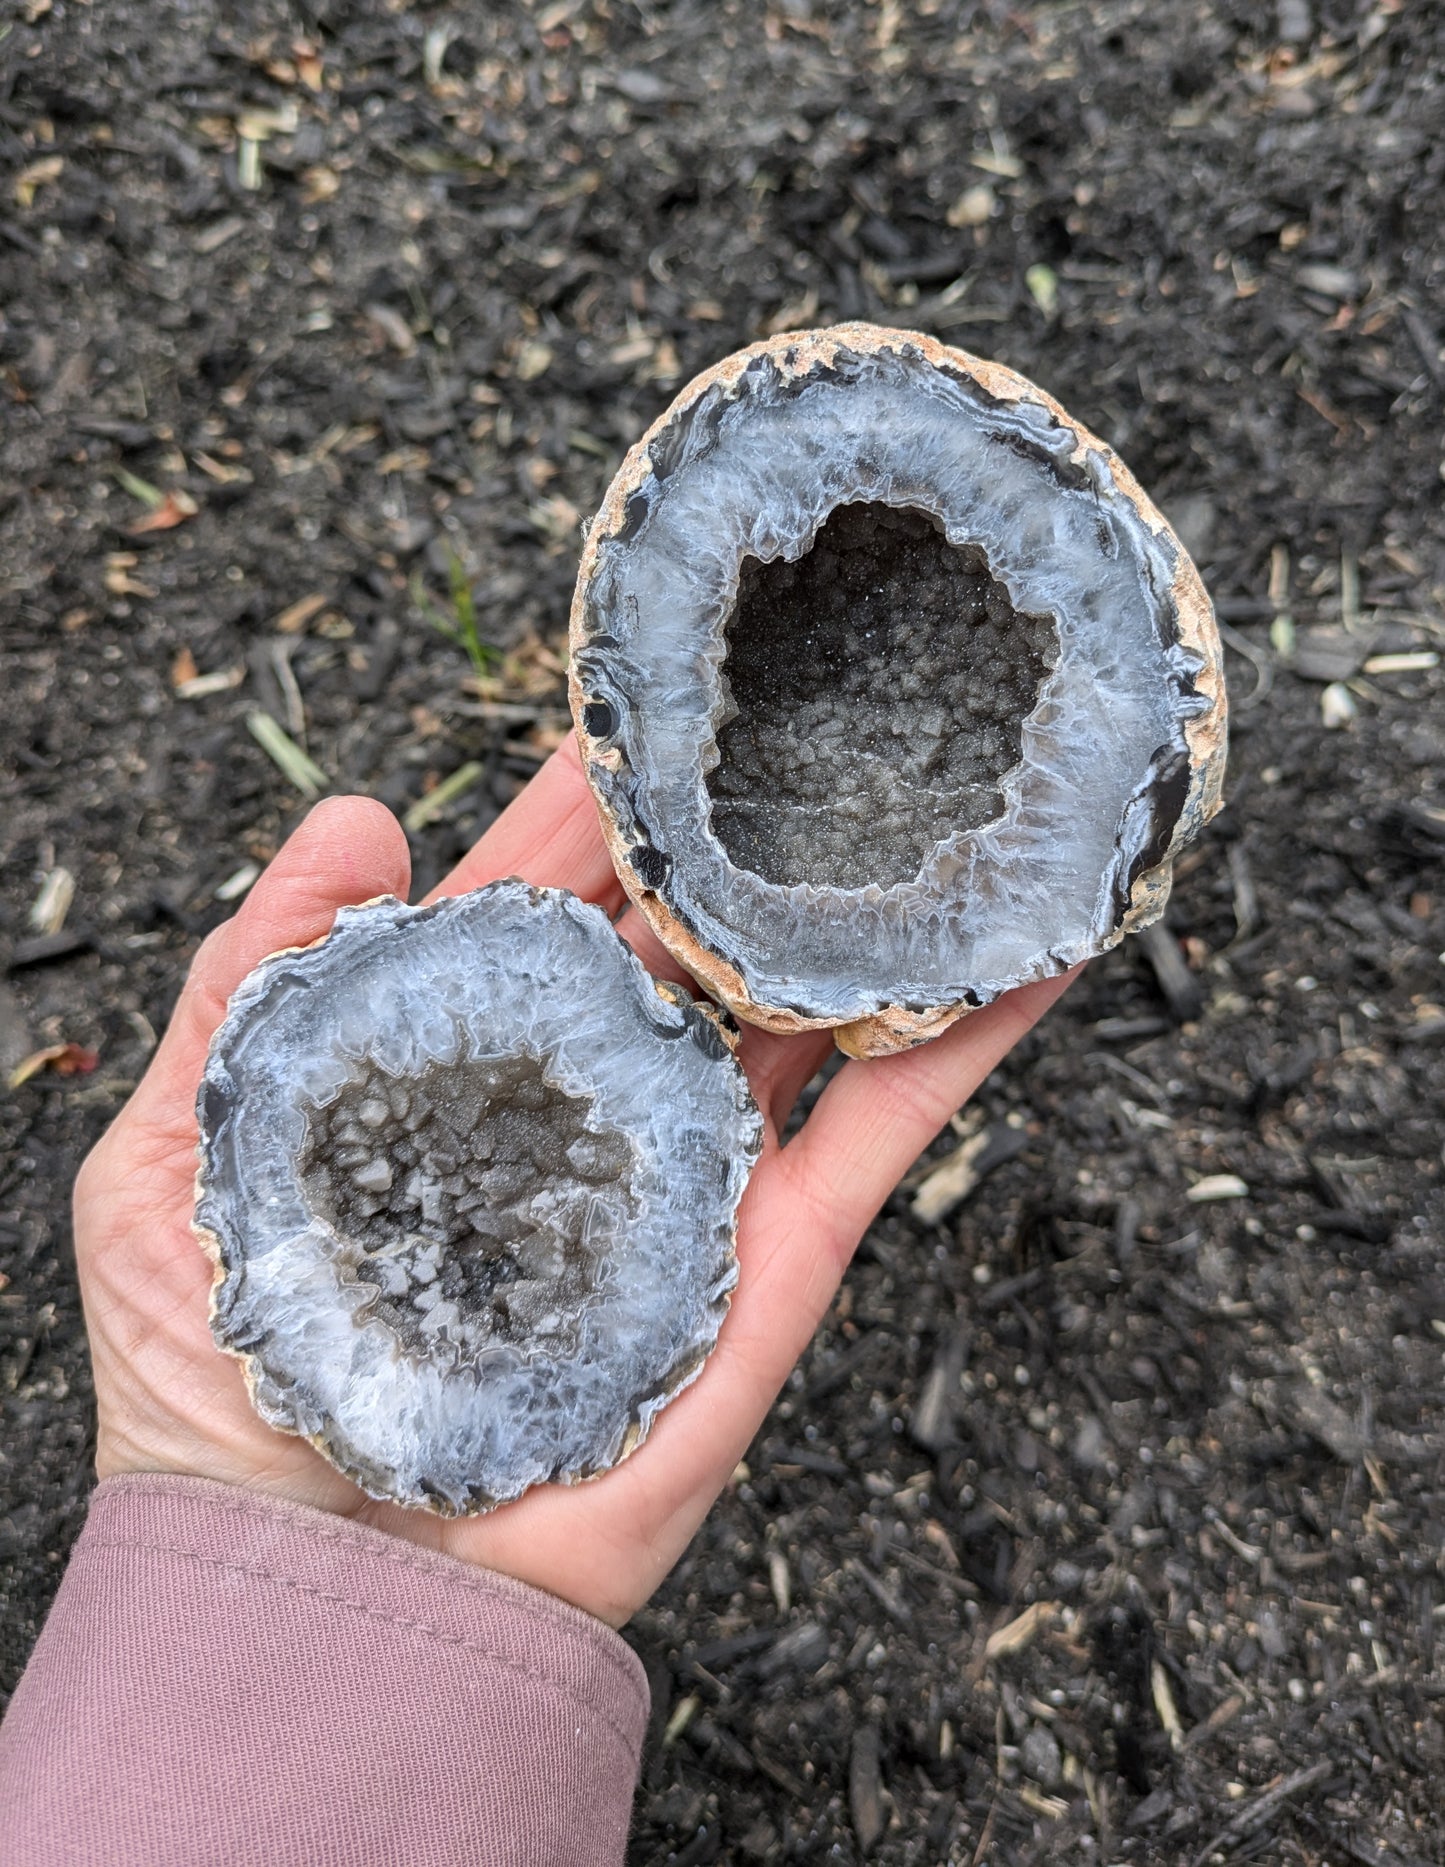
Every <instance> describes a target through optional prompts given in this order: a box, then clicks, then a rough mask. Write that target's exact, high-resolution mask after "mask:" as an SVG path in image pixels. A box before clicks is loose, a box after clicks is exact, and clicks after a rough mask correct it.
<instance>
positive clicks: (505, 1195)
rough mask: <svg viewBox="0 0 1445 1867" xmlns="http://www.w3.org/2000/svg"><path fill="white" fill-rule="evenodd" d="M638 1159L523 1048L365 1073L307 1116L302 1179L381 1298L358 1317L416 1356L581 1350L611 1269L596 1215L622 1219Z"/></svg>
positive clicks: (351, 1261) (360, 1275)
mask: <svg viewBox="0 0 1445 1867" xmlns="http://www.w3.org/2000/svg"><path fill="white" fill-rule="evenodd" d="M631 1164H632V1150H631V1149H630V1147H629V1146H628V1143H627V1141H626V1138H625V1137H624V1136H623V1135H621V1134H620V1133H618V1132H617V1131H615V1130H613V1129H610V1128H607V1127H606V1126H603V1125H599V1124H598V1123H597V1122H596V1120H595V1118H594V1115H593V1107H592V1098H591V1097H587V1096H575V1095H569V1094H567V1093H566V1092H565V1091H564V1090H562V1089H560V1088H559V1087H558V1086H557V1085H556V1084H555V1083H553V1082H551V1081H549V1079H548V1076H547V1072H546V1070H545V1068H544V1066H543V1064H542V1062H541V1061H540V1060H539V1059H538V1058H535V1057H531V1056H527V1055H521V1056H513V1057H508V1058H504V1059H499V1060H496V1061H476V1060H471V1061H467V1062H461V1063H457V1064H454V1065H444V1064H435V1065H433V1066H432V1067H431V1068H430V1069H429V1070H427V1071H425V1072H424V1073H422V1074H421V1075H419V1076H414V1077H409V1078H407V1079H405V1080H400V1079H397V1078H394V1077H391V1076H389V1075H388V1074H387V1073H386V1072H385V1071H384V1070H381V1069H377V1068H370V1069H367V1070H365V1071H364V1072H363V1073H362V1074H359V1075H357V1076H354V1077H352V1079H351V1080H350V1081H349V1082H348V1083H347V1084H346V1085H345V1086H344V1087H343V1088H342V1090H341V1092H340V1093H339V1095H337V1096H336V1097H335V1099H334V1100H332V1101H330V1102H329V1103H328V1104H327V1105H326V1106H325V1107H321V1108H313V1109H312V1110H311V1112H310V1114H309V1116H308V1122H307V1141H306V1147H305V1151H304V1154H303V1157H302V1161H301V1169H300V1171H301V1179H302V1183H303V1186H304V1187H305V1190H306V1193H307V1195H308V1198H309V1200H310V1202H311V1205H312V1209H313V1210H314V1211H315V1212H317V1213H318V1214H320V1215H321V1216H322V1217H324V1218H326V1219H327V1220H328V1221H329V1222H330V1224H331V1225H332V1226H333V1227H334V1228H335V1231H336V1234H337V1237H338V1238H339V1239H340V1240H341V1241H342V1244H341V1250H342V1253H343V1255H344V1256H345V1258H346V1260H347V1268H349V1270H350V1271H351V1274H352V1275H353V1276H354V1278H355V1279H356V1280H357V1282H359V1283H364V1284H370V1285H372V1286H373V1287H374V1288H375V1290H376V1293H377V1294H376V1298H375V1300H374V1302H373V1303H371V1304H369V1305H368V1306H367V1309H366V1314H367V1315H368V1316H370V1317H371V1318H373V1319H375V1320H378V1321H381V1322H384V1323H385V1324H386V1325H387V1326H388V1327H390V1328H391V1329H392V1331H393V1332H394V1333H395V1335H396V1337H397V1340H398V1343H399V1344H400V1345H401V1346H402V1347H403V1348H404V1349H409V1350H412V1351H422V1350H431V1349H433V1348H435V1347H436V1346H438V1345H439V1344H443V1343H450V1344H451V1345H452V1346H453V1347H454V1348H455V1349H456V1350H457V1351H458V1352H459V1354H460V1355H461V1356H462V1357H463V1358H467V1359H470V1358H471V1357H473V1356H475V1354H476V1353H477V1352H478V1351H479V1350H480V1349H481V1348H483V1347H484V1346H486V1345H487V1344H489V1343H515V1342H537V1341H544V1342H547V1343H549V1344H550V1346H552V1347H553V1348H554V1349H556V1350H559V1351H562V1352H567V1353H571V1352H574V1351H575V1348H576V1339H577V1332H578V1327H579V1323H580V1319H581V1316H582V1315H583V1313H584V1312H585V1310H586V1308H587V1306H588V1304H589V1301H590V1300H592V1299H593V1298H594V1297H595V1296H596V1293H597V1290H598V1286H599V1281H600V1279H601V1278H602V1276H603V1275H604V1274H605V1266H604V1264H603V1263H602V1261H601V1259H600V1258H599V1256H598V1254H597V1252H596V1250H595V1249H594V1246H593V1243H592V1240H593V1239H594V1237H595V1236H597V1235H598V1233H599V1230H600V1229H601V1228H600V1227H599V1224H598V1221H599V1220H600V1219H601V1218H602V1216H603V1214H602V1211H601V1210H600V1209H601V1208H602V1207H603V1206H605V1207H607V1208H619V1209H621V1210H619V1211H616V1212H611V1213H610V1214H609V1216H611V1217H613V1218H616V1217H618V1216H622V1217H625V1216H626V1214H625V1208H626V1207H627V1206H629V1205H631V1204H632V1203H633V1202H632V1199H631V1193H630V1189H629V1184H628V1182H629V1177H630V1174H629V1169H630V1167H631Z"/></svg>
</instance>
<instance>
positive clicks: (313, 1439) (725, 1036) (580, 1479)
mask: <svg viewBox="0 0 1445 1867" xmlns="http://www.w3.org/2000/svg"><path fill="white" fill-rule="evenodd" d="M507 879H510V880H515V881H520V880H521V879H522V878H521V877H520V876H514V877H510V878H507ZM539 892H540V891H539ZM391 899H392V897H391V896H390V895H374V896H372V897H371V899H370V900H368V901H365V902H363V903H361V905H362V906H363V907H370V906H372V905H373V903H374V902H378V901H389V900H391ZM330 938H331V932H330V930H328V931H327V932H326V933H324V934H322V935H320V937H319V938H318V939H315V940H310V941H308V942H307V943H306V945H305V946H284V947H278V948H277V949H276V951H275V952H274V953H268V954H267V955H266V957H265V958H264V959H262V960H259V961H258V962H257V964H256V965H255V966H254V967H252V969H251V970H252V972H257V971H259V970H260V968H261V967H262V966H269V965H270V964H271V962H272V961H273V960H278V959H284V958H286V956H287V955H288V954H291V953H307V952H310V950H311V948H312V947H317V946H322V945H324V944H325V942H326V941H328V940H329V939H330ZM250 976H251V975H250V974H249V973H248V974H247V977H248V978H249V977H250ZM657 986H658V992H659V994H660V995H661V996H663V997H670V996H671V995H672V993H673V991H674V989H675V988H673V987H672V986H670V985H667V984H666V982H665V981H658V982H657ZM664 987H666V989H665V990H664ZM697 1009H699V1010H701V1011H703V1012H704V1013H705V1014H706V1015H707V1016H708V1017H709V1018H710V1019H711V1021H712V1023H713V1024H714V1026H715V1027H716V1029H717V1032H718V1035H719V1036H720V1037H721V1038H722V1040H723V1042H724V1043H725V1044H726V1045H727V1047H728V1049H729V1050H730V1051H732V1053H733V1054H734V1055H736V1054H737V1049H738V1041H739V1040H738V1036H737V1033H736V1032H734V1031H730V1030H729V1029H728V1027H727V1025H726V1024H725V1023H724V1022H723V1020H722V1019H721V1018H720V1017H719V1016H718V1015H717V1014H716V1013H715V1012H714V1011H713V1010H712V1008H711V1007H710V1006H699V1007H697ZM224 1023H225V1020H224V1019H223V1020H222V1026H223V1025H224ZM220 1032H221V1026H218V1027H217V1030H216V1033H215V1036H213V1038H212V1040H211V1042H212V1044H214V1043H215V1041H216V1038H218V1037H219V1036H220ZM208 1054H209V1046H208ZM199 1151H200V1144H199V1141H198V1143H197V1152H198V1153H199ZM204 1187H205V1172H204V1168H198V1169H197V1171H196V1179H195V1200H196V1204H197V1205H199V1203H200V1198H201V1193H202V1191H203V1190H204ZM191 1236H192V1237H193V1238H194V1239H195V1241H196V1243H197V1244H198V1245H199V1246H200V1248H201V1250H202V1251H203V1252H204V1253H205V1254H206V1256H207V1258H208V1259H209V1260H210V1263H211V1288H210V1294H209V1300H208V1303H207V1320H208V1321H209V1323H210V1325H211V1340H212V1341H213V1342H214V1343H215V1345H216V1347H217V1348H218V1349H219V1350H220V1351H221V1353H222V1354H225V1355H229V1356H230V1357H231V1359H232V1360H233V1361H238V1362H240V1364H241V1374H242V1377H243V1378H244V1380H245V1383H246V1398H247V1399H248V1400H249V1401H250V1403H251V1406H252V1408H253V1410H254V1411H255V1413H256V1416H257V1418H258V1419H261V1420H263V1421H264V1422H265V1424H266V1425H267V1426H269V1427H270V1428H271V1430H272V1431H273V1432H277V1433H285V1434H286V1435H287V1436H288V1438H292V1439H304V1440H305V1441H306V1443H307V1445H309V1446H311V1447H312V1448H313V1450H314V1451H316V1452H319V1453H320V1455H321V1456H322V1458H324V1459H325V1460H326V1463H327V1464H328V1465H330V1466H331V1467H332V1468H333V1469H334V1470H336V1471H338V1472H340V1473H341V1475H342V1477H343V1478H348V1479H350V1481H351V1483H352V1484H354V1485H355V1486H356V1487H357V1488H358V1490H361V1491H364V1492H365V1493H366V1495H367V1496H368V1497H371V1498H375V1499H376V1501H377V1502H378V1503H381V1504H398V1500H397V1499H396V1498H395V1497H394V1496H392V1495H391V1493H389V1492H387V1491H383V1490H380V1489H378V1488H377V1487H376V1486H375V1485H373V1484H371V1483H369V1482H368V1480H367V1477H366V1475H365V1474H364V1473H363V1472H360V1471H358V1470H357V1469H356V1468H355V1467H354V1466H353V1465H351V1464H350V1463H349V1462H348V1461H347V1459H346V1456H345V1455H344V1453H342V1452H341V1451H339V1450H338V1448H337V1447H336V1446H335V1445H333V1444H332V1443H331V1441H330V1440H328V1438H327V1436H326V1434H325V1433H303V1432H302V1431H301V1429H300V1427H298V1426H295V1425H293V1424H292V1423H291V1422H290V1421H288V1420H283V1419H277V1418H276V1417H275V1416H274V1415H273V1414H272V1412H271V1411H270V1409H269V1408H266V1407H263V1406H262V1404H261V1401H260V1399H259V1389H260V1384H261V1381H262V1378H263V1376H264V1375H265V1369H264V1368H263V1367H262V1365H261V1360H260V1357H259V1356H257V1355H250V1354H247V1352H246V1351H245V1349H241V1348H233V1347H232V1346H231V1344H230V1343H229V1342H226V1341H223V1340H222V1339H221V1337H220V1336H219V1335H217V1334H216V1330H215V1323H216V1299H217V1297H218V1295H219V1294H220V1289H221V1286H222V1284H223V1283H225V1281H226V1267H225V1265H224V1263H223V1262H222V1259H221V1241H220V1239H219V1238H218V1237H217V1236H216V1234H215V1232H213V1231H212V1230H211V1228H210V1226H208V1225H200V1224H198V1223H197V1221H196V1219H195V1217H194V1215H193V1216H192V1218H191ZM731 1261H732V1262H733V1263H734V1264H736V1263H737V1215H736V1214H734V1215H733V1238H732V1254H731ZM732 1302H733V1293H732V1291H731V1290H728V1291H725V1292H724V1293H723V1297H722V1310H723V1317H724V1319H726V1316H727V1313H728V1311H729V1310H730V1309H731V1308H732ZM718 1333H719V1335H720V1334H721V1333H722V1323H721V1322H720V1323H719V1324H718ZM714 1342H716V1338H714ZM711 1352H712V1351H711V1350H708V1351H706V1352H704V1353H703V1354H700V1355H695V1356H693V1357H692V1359H691V1360H689V1361H682V1362H679V1363H678V1364H677V1366H676V1367H674V1368H671V1369H669V1370H668V1373H667V1376H666V1382H667V1385H666V1390H665V1392H664V1393H663V1394H662V1396H661V1398H660V1399H659V1400H658V1401H657V1403H656V1405H655V1406H654V1407H653V1408H652V1411H651V1412H650V1413H649V1414H648V1416H647V1418H646V1419H642V1418H640V1417H639V1416H638V1415H637V1414H635V1413H634V1414H633V1415H632V1416H631V1417H630V1418H629V1420H628V1422H627V1425H626V1427H625V1428H624V1430H623V1435H622V1446H621V1450H620V1451H619V1452H618V1454H617V1457H616V1458H615V1459H613V1461H612V1463H611V1464H610V1465H599V1466H594V1467H592V1468H591V1469H590V1470H585V1471H575V1472H558V1474H557V1475H556V1477H555V1478H552V1479H550V1480H549V1481H548V1482H549V1483H551V1484H559V1485H579V1484H590V1483H591V1482H592V1480H593V1479H595V1478H605V1477H606V1476H607V1474H608V1472H610V1471H615V1470H616V1469H617V1467H618V1466H619V1465H621V1464H622V1463H623V1461H624V1460H626V1459H630V1458H631V1457H632V1455H633V1453H634V1452H636V1450H637V1448H638V1447H639V1446H640V1445H642V1444H643V1443H644V1442H645V1441H646V1439H647V1437H648V1435H649V1434H650V1433H651V1431H652V1429H653V1427H654V1426H655V1425H656V1423H657V1419H658V1416H659V1415H660V1414H661V1413H663V1412H664V1411H665V1410H666V1408H668V1407H669V1406H671V1404H672V1402H673V1401H674V1400H676V1399H677V1397H678V1395H679V1394H681V1393H682V1392H683V1391H684V1389H686V1388H689V1387H691V1386H692V1384H693V1382H694V1381H695V1380H696V1379H697V1378H698V1376H699V1375H700V1374H701V1373H702V1371H703V1369H704V1368H705V1367H706V1365H707V1362H708V1357H709V1355H710V1354H711ZM523 1495H525V1493H524V1494H523ZM516 1501H517V1500H516V1499H515V1498H497V1499H490V1500H485V1501H482V1502H478V1503H476V1504H473V1505H471V1506H469V1507H468V1508H466V1509H464V1510H453V1509H451V1508H450V1507H449V1506H448V1505H447V1504H445V1503H443V1502H441V1501H439V1500H435V1499H432V1498H427V1499H424V1500H423V1501H421V1502H418V1503H411V1502H407V1503H401V1504H399V1508H400V1509H403V1510H418V1511H421V1512H422V1513H423V1514H424V1515H427V1516H432V1517H480V1516H485V1515H486V1513H487V1512H488V1511H492V1510H500V1509H501V1508H502V1507H503V1506H504V1505H506V1504H512V1503H515V1502H516Z"/></svg>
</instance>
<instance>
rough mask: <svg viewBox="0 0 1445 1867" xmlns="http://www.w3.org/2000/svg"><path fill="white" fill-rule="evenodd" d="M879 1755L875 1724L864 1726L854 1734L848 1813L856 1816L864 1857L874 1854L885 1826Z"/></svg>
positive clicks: (854, 1820) (861, 1851) (855, 1832)
mask: <svg viewBox="0 0 1445 1867" xmlns="http://www.w3.org/2000/svg"><path fill="white" fill-rule="evenodd" d="M878 1752H879V1742H878V1727H877V1725H876V1724H865V1725H862V1726H861V1727H860V1728H859V1729H858V1730H857V1731H855V1732H854V1733H853V1748H852V1752H851V1754H850V1756H849V1759H848V1810H849V1813H850V1814H851V1815H852V1817H853V1832H854V1834H856V1835H857V1837H858V1848H859V1852H860V1853H862V1854H864V1855H867V1854H871V1853H872V1851H873V1849H874V1848H875V1847H876V1846H877V1845H878V1843H879V1841H880V1840H881V1839H882V1837H883V1830H884V1827H885V1826H886V1818H885V1816H884V1813H883V1782H882V1776H881V1773H880V1770H879V1761H878Z"/></svg>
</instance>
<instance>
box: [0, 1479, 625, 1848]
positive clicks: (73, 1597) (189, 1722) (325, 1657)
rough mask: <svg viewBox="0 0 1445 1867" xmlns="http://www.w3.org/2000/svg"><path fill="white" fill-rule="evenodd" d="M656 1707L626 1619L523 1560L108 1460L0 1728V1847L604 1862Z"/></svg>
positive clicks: (621, 1832)
mask: <svg viewBox="0 0 1445 1867" xmlns="http://www.w3.org/2000/svg"><path fill="white" fill-rule="evenodd" d="M647 1710H648V1694H647V1683H646V1675H645V1673H644V1671H643V1668H642V1665H641V1663H640V1662H639V1660H638V1659H637V1657H636V1655H635V1654H634V1653H633V1652H632V1651H631V1649H630V1648H629V1647H628V1646H627V1645H626V1643H625V1642H624V1641H623V1640H622V1639H621V1638H620V1637H619V1636H618V1635H617V1634H615V1633H613V1631H612V1630H611V1629H610V1628H608V1627H606V1626H604V1625H603V1624H602V1622H600V1621H596V1620H594V1619H592V1617H591V1616H590V1615H587V1614H584V1613H582V1612H581V1610H580V1609H577V1608H573V1607H570V1606H568V1605H567V1604H566V1603H564V1602H561V1601H558V1600H556V1599H555V1598H553V1597H552V1596H550V1595H546V1594H543V1593H541V1592H540V1591H539V1590H537V1589H534V1588H529V1587H527V1586H526V1585H525V1584H523V1583H521V1582H516V1581H513V1580H512V1579H511V1578H510V1577H506V1576H500V1575H493V1574H490V1573H488V1572H486V1571H484V1570H479V1569H474V1568H471V1567H470V1566H468V1565H467V1564H464V1563H460V1562H457V1561H455V1560H453V1559H452V1558H451V1557H448V1556H440V1555H437V1554H435V1553H433V1552H431V1551H429V1550H423V1549H418V1548H416V1547H414V1546H413V1545H411V1544H409V1543H406V1542H404V1541H402V1540H401V1539H400V1538H397V1537H393V1536H389V1535H387V1534H386V1533H385V1532H383V1531H379V1530H373V1529H370V1528H368V1527H366V1526H364V1525H360V1524H354V1523H351V1522H349V1521H347V1520H346V1519H345V1518H339V1517H334V1516H331V1515H329V1514H327V1513H325V1512H323V1511H317V1510H312V1509H310V1508H308V1507H307V1506H305V1505H301V1504H291V1503H286V1502H283V1501H281V1500H279V1499H274V1498H267V1497H264V1496H261V1495H258V1494H255V1493H253V1492H250V1491H246V1490H241V1489H238V1488H235V1487H233V1486H229V1485H222V1484H214V1483H212V1482H210V1481H209V1480H207V1479H201V1478H178V1477H167V1476H162V1475H158V1474H157V1475H151V1474H139V1475H132V1476H127V1477H123V1478H112V1479H108V1480H106V1481H105V1482H104V1483H102V1484H101V1485H100V1486H99V1487H98V1489H97V1490H96V1492H95V1495H94V1498H93V1500H92V1502H91V1508H90V1515H89V1518H88V1520H87V1522H86V1526H85V1528H84V1530H83V1531H82V1532H81V1535H80V1537H79V1539H78V1541H77V1543H76V1545H75V1550H74V1553H73V1554H72V1556H71V1560H70V1566H69V1569H68V1570H67V1572H66V1575H65V1579H64V1581H63V1582H62V1584H61V1588H60V1592H59V1594H58V1595H57V1597H56V1601H55V1605H54V1607H53V1608H52V1610H51V1613H50V1618H49V1620H48V1621H47V1622H46V1625H45V1629H44V1631H43V1633H42V1635H41V1637H40V1641H39V1643H38V1644H37V1646H36V1649H35V1653H34V1656H33V1657H32V1659H31V1662H30V1666H29V1668H28V1669H27V1671H26V1673H25V1675H24V1677H23V1678H22V1679H21V1682H20V1685H19V1687H18V1688H17V1690H16V1693H15V1697H14V1700H13V1701H12V1705H11V1709H10V1714H9V1716H8V1718H7V1719H6V1722H5V1724H4V1726H3V1727H0V1803H3V1804H4V1805H5V1806H6V1808H7V1817H6V1822H5V1824H4V1825H3V1833H0V1864H3V1863H5V1862H9V1861H15V1862H19V1861H22V1860H23V1861H25V1862H26V1863H27V1864H28V1867H49V1863H52V1862H54V1863H59V1862H62V1861H63V1862H66V1863H68V1864H69V1867H87V1864H88V1863H90V1862H96V1863H102V1862H104V1863H105V1864H106V1867H130V1864H131V1863H132V1862H134V1863H140V1862H145V1863H147V1864H148V1867H168V1864H169V1863H172V1862H175V1863H180V1862H183V1861H184V1862H186V1863H188V1864H191V1863H198V1862H207V1861H216V1862H222V1861H235V1860H240V1859H251V1860H264V1861H267V1862H268V1863H270V1864H271V1867H290V1863H293V1862H294V1863H297V1864H298V1867H299V1864H300V1863H303V1862H304V1863H307V1864H308V1867H312V1864H321V1867H329V1864H330V1863H333V1862H334V1863H337V1867H341V1864H342V1863H346V1867H369V1864H370V1863H378V1867H379V1864H380V1863H383V1862H386V1863H392V1862H397V1863H400V1862H406V1863H408V1864H409V1867H410V1864H412V1863H415V1867H454V1864H458V1867H459V1864H460V1863H462V1862H466V1863H468V1867H492V1864H493V1863H495V1864H496V1867H503V1864H504V1863H505V1867H518V1863H533V1862H535V1863H546V1864H547V1867H571V1864H572V1863H579V1864H580V1863H582V1862H586V1863H589V1867H602V1864H605V1863H613V1862H620V1861H621V1860H622V1857H623V1851H624V1847H625V1843H626V1836H627V1825H628V1816H629V1810H630V1807H631V1800H632V1792H633V1788H634V1786H635V1784H636V1780H637V1767H638V1757H639V1754H640V1750H641V1745H642V1736H643V1731H644V1728H645V1725H646V1720H647Z"/></svg>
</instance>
